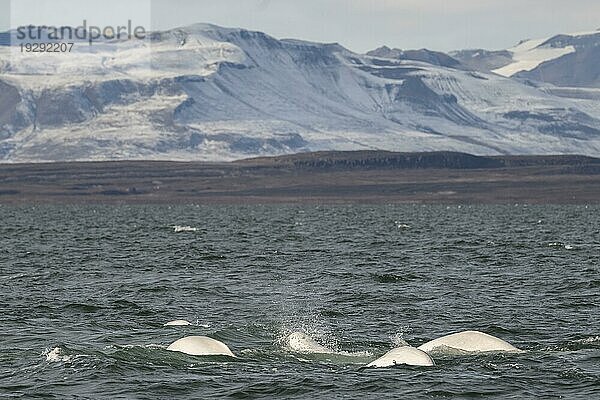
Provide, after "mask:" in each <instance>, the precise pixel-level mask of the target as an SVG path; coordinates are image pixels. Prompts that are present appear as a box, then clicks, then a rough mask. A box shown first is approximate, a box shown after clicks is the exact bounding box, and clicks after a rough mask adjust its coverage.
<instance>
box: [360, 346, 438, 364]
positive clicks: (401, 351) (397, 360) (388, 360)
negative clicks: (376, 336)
mask: <svg viewBox="0 0 600 400" xmlns="http://www.w3.org/2000/svg"><path fill="white" fill-rule="evenodd" d="M395 365H414V366H422V367H431V366H434V365H435V362H434V361H433V359H432V358H431V357H430V356H429V354H427V353H425V352H424V351H422V350H419V349H417V348H415V347H411V346H402V347H397V348H395V349H393V350H390V351H388V352H387V353H385V354H384V355H383V356H381V357H379V358H378V359H377V360H375V361H373V362H371V363H370V364H368V365H367V368H385V367H393V366H395Z"/></svg>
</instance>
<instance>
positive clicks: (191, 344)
mask: <svg viewBox="0 0 600 400" xmlns="http://www.w3.org/2000/svg"><path fill="white" fill-rule="evenodd" d="M183 322H186V321H172V322H170V323H168V324H167V325H183ZM286 344H287V346H289V348H290V350H292V351H294V352H297V353H312V354H334V353H335V351H334V350H332V349H330V348H327V347H325V346H323V345H321V344H319V343H318V342H317V341H315V340H314V339H313V338H311V337H310V336H308V335H307V334H305V333H302V332H294V333H292V334H290V335H288V336H287V337H286ZM167 350H170V351H178V352H181V353H185V354H189V355H193V356H227V357H234V358H236V356H235V354H233V352H232V351H231V350H230V349H229V347H228V346H227V345H226V344H225V343H223V342H220V341H218V340H216V339H212V338H209V337H206V336H187V337H184V338H182V339H179V340H177V341H175V342H173V343H172V344H171V345H170V346H169V347H167ZM438 350H450V351H455V352H459V353H498V352H507V353H520V352H522V350H520V349H518V348H516V347H515V346H513V345H511V344H510V343H507V342H505V341H504V340H502V339H499V338H497V337H494V336H491V335H488V334H486V333H483V332H478V331H464V332H459V333H453V334H450V335H446V336H442V337H440V338H438V339H435V340H431V341H429V342H427V343H424V344H422V345H421V346H419V347H412V346H410V345H408V344H406V345H403V346H400V347H396V348H394V349H392V350H390V351H388V352H387V353H386V354H384V355H383V356H381V357H379V358H378V359H376V360H375V361H372V362H371V363H369V364H367V365H365V367H366V368H386V367H394V366H398V365H411V366H423V367H430V366H434V365H435V362H434V361H433V358H431V355H430V354H432V353H435V352H436V351H438Z"/></svg>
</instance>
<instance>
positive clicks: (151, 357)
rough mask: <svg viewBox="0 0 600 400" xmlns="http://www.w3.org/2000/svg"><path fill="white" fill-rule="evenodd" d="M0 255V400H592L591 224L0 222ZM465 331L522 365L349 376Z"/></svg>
mask: <svg viewBox="0 0 600 400" xmlns="http://www.w3.org/2000/svg"><path fill="white" fill-rule="evenodd" d="M175 225H181V226H190V227H195V228H198V229H197V231H184V232H174V228H173V226H175ZM0 240H1V242H0V243H1V245H0V281H1V283H2V288H1V297H0V300H1V301H0V303H1V305H0V307H1V309H0V318H1V324H2V325H1V328H0V344H1V347H0V349H1V350H0V397H8V398H11V397H14V398H19V397H20V398H28V399H29V398H48V399H50V398H55V399H86V398H90V399H115V398H132V399H155V398H164V399H170V398H178V399H206V398H222V397H231V398H238V399H243V398H260V397H263V398H274V397H279V398H356V399H365V398H375V399H379V398H438V397H440V398H446V397H447V398H481V397H486V398H513V399H522V398H536V397H537V398H558V397H563V398H581V399H591V398H600V274H599V272H600V208H598V207H597V206H589V207H585V206H522V205H521V206H471V207H470V206H462V207H457V206H451V207H446V206H421V205H406V206H212V207H211V206H200V207H197V206H186V207H183V206H182V207H167V206H64V207H59V206H39V207H31V206H28V207H7V206H0ZM174 319H187V320H189V321H191V322H192V323H193V325H192V326H187V327H165V326H163V324H164V323H166V322H168V321H171V320H174ZM468 329H476V330H480V331H483V332H486V333H489V334H492V335H495V336H498V337H500V338H502V339H504V340H506V341H508V342H510V343H512V344H514V345H515V346H517V347H520V348H522V349H524V350H527V352H526V353H523V354H484V355H471V356H467V355H463V356H451V355H446V356H441V357H437V358H436V363H437V365H436V366H435V367H432V368H423V367H421V368H419V367H398V368H392V369H377V370H361V369H360V367H361V366H362V365H364V364H365V363H367V362H369V361H371V360H373V359H375V358H377V357H378V356H380V355H382V354H383V353H385V352H386V351H388V350H389V349H391V348H393V347H395V346H396V345H397V344H399V343H401V342H402V340H406V341H408V342H409V343H410V344H413V345H420V344H422V343H424V342H425V341H428V340H431V339H434V338H436V337H439V336H441V335H444V334H448V333H452V332H457V331H462V330H468ZM297 330H300V331H303V332H306V333H308V334H310V335H311V336H312V337H314V338H315V339H317V340H318V341H319V342H321V343H322V344H324V345H327V346H330V347H333V348H334V349H335V350H336V351H339V352H340V353H341V354H339V355H320V356H318V355H305V354H294V353H293V352H291V351H289V350H287V349H286V346H285V345H284V342H283V339H284V338H285V336H286V334H288V333H290V332H292V331H297ZM189 335H206V336H210V337H213V338H216V339H219V340H221V341H223V342H225V343H227V344H228V345H229V347H230V348H231V349H232V351H233V352H234V353H236V354H237V355H238V356H239V357H240V358H239V359H223V358H211V357H208V358H206V357H194V356H188V355H185V354H182V353H175V352H170V351H167V350H166V347H167V346H168V345H169V344H170V343H171V342H173V341H175V340H177V339H179V338H182V337H184V336H189ZM344 352H361V353H359V355H356V356H350V355H344V354H345V353H344Z"/></svg>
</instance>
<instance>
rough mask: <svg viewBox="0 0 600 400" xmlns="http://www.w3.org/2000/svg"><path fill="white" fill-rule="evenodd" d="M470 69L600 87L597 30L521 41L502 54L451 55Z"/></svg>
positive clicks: (599, 33)
mask: <svg viewBox="0 0 600 400" xmlns="http://www.w3.org/2000/svg"><path fill="white" fill-rule="evenodd" d="M451 55H452V56H453V57H454V58H456V59H457V60H458V61H460V62H462V63H463V64H464V65H467V66H469V67H470V68H472V69H475V70H479V71H484V72H490V71H491V72H494V73H497V74H499V75H502V76H507V77H518V78H523V79H529V80H532V81H536V82H545V83H550V84H552V85H555V86H561V87H585V88H590V87H592V88H600V67H599V65H600V30H598V31H591V32H579V33H574V34H568V35H556V36H553V37H550V38H542V39H535V40H523V41H521V42H520V43H519V44H518V45H517V46H515V47H513V48H510V49H508V50H504V51H495V52H490V51H485V50H466V51H457V52H453V53H451Z"/></svg>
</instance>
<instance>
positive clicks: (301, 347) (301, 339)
mask: <svg viewBox="0 0 600 400" xmlns="http://www.w3.org/2000/svg"><path fill="white" fill-rule="evenodd" d="M285 344H286V345H287V346H288V347H289V349H290V350H292V351H294V352H296V353H306V354H334V353H335V350H333V349H330V348H328V347H325V346H323V345H321V344H319V343H317V341H316V340H314V339H313V338H311V337H310V336H308V335H307V334H305V333H302V332H293V333H291V334H290V335H288V336H287V337H286V339H285Z"/></svg>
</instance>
